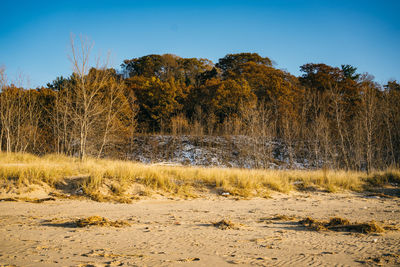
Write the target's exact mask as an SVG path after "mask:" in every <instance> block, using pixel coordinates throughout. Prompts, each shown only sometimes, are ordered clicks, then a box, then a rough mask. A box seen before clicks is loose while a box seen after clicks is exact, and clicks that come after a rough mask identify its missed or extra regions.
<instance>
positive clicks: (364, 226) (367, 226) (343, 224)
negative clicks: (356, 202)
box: [299, 217, 385, 234]
mask: <svg viewBox="0 0 400 267" xmlns="http://www.w3.org/2000/svg"><path fill="white" fill-rule="evenodd" d="M299 223H300V224H301V225H303V226H305V227H307V228H308V229H311V230H315V231H324V230H332V231H341V232H356V233H363V234H369V233H382V232H384V231H385V230H384V228H383V227H382V226H380V225H379V224H378V223H376V222H375V221H371V222H367V223H350V221H349V220H347V219H343V218H340V217H335V218H331V219H330V220H329V221H328V222H327V221H318V220H315V219H312V218H310V217H307V218H305V219H303V220H301V221H299Z"/></svg>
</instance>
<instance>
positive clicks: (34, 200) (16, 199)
mask: <svg viewBox="0 0 400 267" xmlns="http://www.w3.org/2000/svg"><path fill="white" fill-rule="evenodd" d="M55 200H56V199H55V198H54V197H46V198H27V197H9V198H1V199H0V202H2V201H8V202H30V203H42V202H45V201H55Z"/></svg>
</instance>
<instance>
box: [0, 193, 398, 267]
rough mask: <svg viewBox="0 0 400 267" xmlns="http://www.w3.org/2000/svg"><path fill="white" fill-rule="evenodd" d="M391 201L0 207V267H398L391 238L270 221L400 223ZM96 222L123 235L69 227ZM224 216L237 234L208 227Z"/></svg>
mask: <svg viewBox="0 0 400 267" xmlns="http://www.w3.org/2000/svg"><path fill="white" fill-rule="evenodd" d="M399 204H400V199H399V198H379V197H372V198H371V197H365V196H362V195H357V194H328V193H312V194H303V193H294V194H291V195H284V194H276V195H273V197H272V198H271V199H252V200H233V199H229V198H223V197H220V198H213V199H194V200H177V199H157V200H139V201H137V202H135V203H133V204H113V203H98V202H93V201H89V200H87V201H86V200H56V201H48V202H43V203H39V204H35V203H26V202H0V265H6V266H7V265H16V266H107V265H108V266H229V265H233V264H236V265H239V266H247V265H259V266H359V265H360V266H361V265H376V264H383V265H389V266H398V265H399V264H400V260H399V256H398V255H399V254H400V231H388V232H385V233H382V234H357V233H346V232H333V231H328V232H316V231H312V230H308V229H306V228H304V227H303V226H301V225H299V224H298V223H297V222H296V221H273V222H269V223H266V222H265V221H262V220H260V219H261V218H265V217H272V216H274V215H276V214H282V215H295V216H298V217H305V216H311V217H313V218H316V219H329V218H330V217H333V216H340V217H343V218H347V219H349V220H350V221H359V222H365V221H370V220H376V221H386V222H391V223H395V224H399V223H400V206H399ZM91 215H99V216H103V217H106V218H108V219H110V220H126V221H127V222H129V223H130V224H131V226H126V227H122V228H115V227H99V226H91V227H85V228H77V227H75V226H74V225H73V224H70V223H68V222H71V221H74V220H76V219H77V218H84V217H87V216H91ZM222 219H228V220H231V221H232V222H234V223H236V225H237V226H238V228H237V229H228V230H221V229H218V228H216V227H214V226H213V224H212V223H213V222H217V221H220V220H222Z"/></svg>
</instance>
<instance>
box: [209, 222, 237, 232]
mask: <svg viewBox="0 0 400 267" xmlns="http://www.w3.org/2000/svg"><path fill="white" fill-rule="evenodd" d="M212 225H213V226H215V227H216V228H218V229H221V230H228V229H239V227H238V225H236V224H235V223H233V222H231V221H230V220H226V219H223V220H221V221H219V222H214V223H212Z"/></svg>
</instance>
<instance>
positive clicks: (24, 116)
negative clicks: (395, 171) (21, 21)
mask: <svg viewBox="0 0 400 267" xmlns="http://www.w3.org/2000/svg"><path fill="white" fill-rule="evenodd" d="M71 46H72V54H71V57H70V58H71V62H72V64H73V67H74V68H73V73H72V74H71V75H70V76H69V77H57V78H56V79H55V80H54V81H52V82H50V83H48V84H47V86H45V87H41V88H36V89H26V88H21V87H19V86H16V85H15V84H10V83H8V82H7V77H6V74H5V69H4V68H3V69H1V70H0V88H1V93H0V149H1V150H2V151H7V152H32V153H37V154H45V153H62V154H67V155H75V156H79V157H81V158H84V157H86V156H87V155H91V156H96V157H103V156H114V157H123V155H127V154H129V153H130V152H131V151H132V147H133V145H134V137H135V136H137V135H141V134H172V135H196V136H202V135H224V136H232V135H243V136H247V137H249V140H251V142H253V143H254V144H257V149H265V153H271V152H270V151H269V150H268V149H267V146H268V142H273V141H279V142H282V143H284V144H285V146H286V147H287V149H288V153H289V157H290V159H291V160H292V159H294V158H295V157H302V158H305V159H307V160H308V161H309V162H312V163H313V165H314V166H316V167H323V166H327V167H330V168H338V169H357V170H372V169H382V168H387V167H389V166H398V164H399V162H400V106H399V103H400V84H399V83H398V82H396V81H389V82H388V83H387V84H385V85H383V86H382V85H380V84H378V83H376V82H375V81H374V79H373V77H372V76H370V75H368V74H359V73H357V69H356V68H355V67H353V66H351V65H342V66H341V67H333V66H328V65H326V64H315V63H309V64H305V65H302V66H301V67H300V70H301V72H302V75H300V76H299V77H296V76H294V75H292V74H290V73H289V72H287V71H284V70H281V69H277V68H275V67H274V66H273V64H272V61H271V60H270V59H269V58H268V57H262V56H260V55H258V54H256V53H238V54H228V55H226V56H225V57H223V58H221V59H219V60H218V62H217V63H215V64H214V63H213V62H212V61H211V60H208V59H198V58H182V57H179V56H176V55H172V54H164V55H146V56H142V57H138V58H133V59H127V60H124V61H123V63H122V64H121V70H120V71H117V70H115V69H112V68H107V67H106V66H105V65H103V66H100V65H96V66H95V67H90V66H89V62H90V61H89V55H90V49H91V45H90V43H85V42H82V44H81V47H79V49H76V47H75V45H74V43H73V42H72V44H71Z"/></svg>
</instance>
